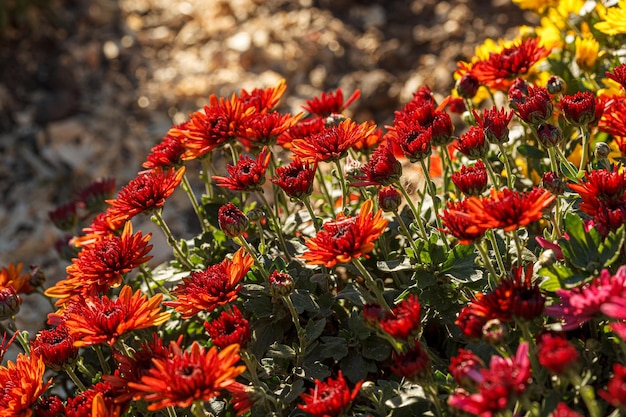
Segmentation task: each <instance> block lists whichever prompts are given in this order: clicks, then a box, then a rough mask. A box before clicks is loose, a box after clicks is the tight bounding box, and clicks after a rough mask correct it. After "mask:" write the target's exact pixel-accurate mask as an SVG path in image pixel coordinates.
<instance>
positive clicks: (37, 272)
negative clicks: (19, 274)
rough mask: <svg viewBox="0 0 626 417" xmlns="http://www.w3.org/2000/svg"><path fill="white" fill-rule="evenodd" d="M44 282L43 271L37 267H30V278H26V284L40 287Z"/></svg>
mask: <svg viewBox="0 0 626 417" xmlns="http://www.w3.org/2000/svg"><path fill="white" fill-rule="evenodd" d="M45 281H46V274H44V272H43V269H41V268H40V267H39V265H31V266H30V277H28V283H29V284H30V285H31V287H33V288H37V287H41V286H42V285H43V283H44V282H45Z"/></svg>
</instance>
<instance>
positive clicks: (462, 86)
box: [455, 72, 480, 98]
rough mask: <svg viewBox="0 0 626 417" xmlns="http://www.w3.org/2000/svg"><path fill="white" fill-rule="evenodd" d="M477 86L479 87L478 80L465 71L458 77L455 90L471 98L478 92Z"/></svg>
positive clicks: (462, 95) (464, 96)
mask: <svg viewBox="0 0 626 417" xmlns="http://www.w3.org/2000/svg"><path fill="white" fill-rule="evenodd" d="M478 87H480V82H479V81H478V78H476V76H475V75H473V74H471V73H469V72H466V73H465V74H463V75H462V76H461V78H459V79H458V81H457V82H456V87H455V88H456V91H457V93H459V95H460V96H461V97H463V98H472V97H474V96H475V95H476V93H477V92H478Z"/></svg>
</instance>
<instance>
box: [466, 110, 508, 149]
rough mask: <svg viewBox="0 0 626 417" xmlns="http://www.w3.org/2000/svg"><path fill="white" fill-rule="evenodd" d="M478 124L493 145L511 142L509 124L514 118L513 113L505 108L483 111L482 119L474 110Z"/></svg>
mask: <svg viewBox="0 0 626 417" xmlns="http://www.w3.org/2000/svg"><path fill="white" fill-rule="evenodd" d="M472 113H473V114H474V117H475V118H476V123H477V124H478V126H480V127H481V128H482V129H483V131H484V132H485V138H486V139H487V140H488V141H489V142H491V143H506V142H508V140H509V128H508V125H509V122H510V121H511V119H512V118H513V112H512V111H508V112H507V111H506V110H505V109H504V108H502V109H500V110H498V108H497V107H496V106H493V107H492V108H491V109H485V110H483V114H482V117H481V116H480V115H479V114H478V113H477V112H476V110H472Z"/></svg>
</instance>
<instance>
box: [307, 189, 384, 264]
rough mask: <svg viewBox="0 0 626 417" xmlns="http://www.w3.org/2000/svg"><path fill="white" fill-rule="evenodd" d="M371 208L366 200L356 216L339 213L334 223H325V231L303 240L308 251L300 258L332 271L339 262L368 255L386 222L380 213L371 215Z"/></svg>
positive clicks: (379, 211) (369, 202) (381, 212)
mask: <svg viewBox="0 0 626 417" xmlns="http://www.w3.org/2000/svg"><path fill="white" fill-rule="evenodd" d="M372 206H373V203H372V200H366V201H365V203H363V206H362V207H361V211H360V212H359V215H358V216H355V217H346V216H344V215H343V214H342V213H340V214H339V215H338V216H337V219H336V220H331V221H329V222H326V223H325V224H324V230H321V231H319V232H318V233H317V235H315V236H314V237H312V238H310V239H307V240H306V246H307V247H308V248H309V250H308V251H306V252H304V254H303V255H302V258H303V259H305V260H306V261H307V263H308V264H311V265H325V266H327V267H328V268H332V267H333V266H335V265H337V264H338V263H347V262H350V261H351V260H352V259H353V258H359V257H361V256H367V255H366V254H367V253H369V252H371V251H372V250H373V249H374V241H375V240H376V239H378V237H379V236H380V235H381V234H382V233H383V232H384V231H385V228H386V227H387V223H388V221H387V219H385V218H384V217H383V211H382V210H378V212H377V213H376V214H374V215H372Z"/></svg>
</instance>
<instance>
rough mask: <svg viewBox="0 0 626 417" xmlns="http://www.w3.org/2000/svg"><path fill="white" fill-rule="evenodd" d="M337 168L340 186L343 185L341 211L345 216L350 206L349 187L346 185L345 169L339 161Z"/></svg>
mask: <svg viewBox="0 0 626 417" xmlns="http://www.w3.org/2000/svg"><path fill="white" fill-rule="evenodd" d="M335 167H336V168H337V180H339V184H340V185H341V196H342V197H341V209H342V210H343V211H344V214H345V209H346V207H347V205H348V185H347V184H346V179H345V178H344V176H343V168H342V167H341V163H340V162H339V160H338V159H335Z"/></svg>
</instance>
